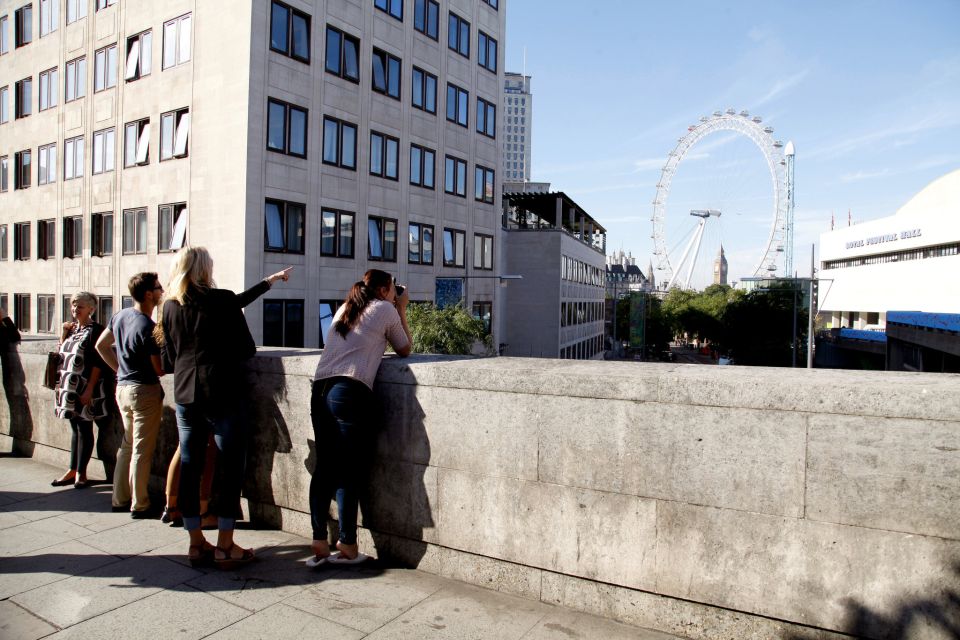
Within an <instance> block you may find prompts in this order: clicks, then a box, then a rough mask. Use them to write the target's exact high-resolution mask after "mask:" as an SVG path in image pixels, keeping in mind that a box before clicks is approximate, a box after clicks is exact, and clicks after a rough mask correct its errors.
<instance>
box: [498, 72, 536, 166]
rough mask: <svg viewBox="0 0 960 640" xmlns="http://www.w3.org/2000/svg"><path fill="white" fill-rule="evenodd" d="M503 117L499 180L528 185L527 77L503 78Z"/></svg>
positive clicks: (529, 127)
mask: <svg viewBox="0 0 960 640" xmlns="http://www.w3.org/2000/svg"><path fill="white" fill-rule="evenodd" d="M503 115H504V117H503V134H504V135H503V138H504V140H503V145H502V146H503V180H504V181H505V182H528V181H529V180H530V150H531V144H530V140H531V137H532V134H533V128H532V125H533V94H532V93H530V76H525V75H523V74H521V73H510V72H509V71H507V72H506V73H505V74H504V84H503Z"/></svg>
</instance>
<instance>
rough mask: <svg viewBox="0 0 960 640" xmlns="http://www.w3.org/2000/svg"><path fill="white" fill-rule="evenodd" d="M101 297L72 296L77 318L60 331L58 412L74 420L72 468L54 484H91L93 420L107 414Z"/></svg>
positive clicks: (65, 323)
mask: <svg viewBox="0 0 960 640" xmlns="http://www.w3.org/2000/svg"><path fill="white" fill-rule="evenodd" d="M96 310H97V297H96V296H95V295H93V294H92V293H89V292H87V291H81V292H80V293H75V294H73V296H72V297H71V298H70V314H71V315H72V316H73V320H71V321H69V322H64V323H63V328H62V329H61V332H60V369H59V380H58V382H57V390H56V392H55V394H56V395H55V399H56V407H55V410H54V411H55V413H56V416H57V417H58V418H66V419H67V420H69V421H70V428H71V429H72V430H73V437H72V439H71V440H70V468H69V469H67V471H66V472H65V473H64V474H63V475H62V476H60V477H59V478H57V479H56V480H54V481H53V482H51V483H50V484H51V485H53V486H54V487H62V486H66V485H68V484H72V485H73V486H74V488H75V489H83V488H85V487H86V486H87V463H88V462H90V456H92V455H93V421H94V420H96V419H97V418H102V417H104V416H106V415H107V411H108V409H107V402H106V400H107V393H106V388H105V385H104V382H105V377H104V372H105V371H106V369H107V368H106V364H105V363H104V362H103V359H102V358H101V357H100V354H98V353H97V350H96V349H95V348H94V345H95V344H96V342H97V338H99V337H100V334H101V333H102V332H103V325H101V324H99V323H97V322H94V320H93V314H94V313H96Z"/></svg>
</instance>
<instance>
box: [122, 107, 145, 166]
mask: <svg viewBox="0 0 960 640" xmlns="http://www.w3.org/2000/svg"><path fill="white" fill-rule="evenodd" d="M149 163H150V118H144V119H143V120H137V121H136V122H128V123H127V124H125V125H124V127H123V166H124V167H137V166H141V165H145V164H149Z"/></svg>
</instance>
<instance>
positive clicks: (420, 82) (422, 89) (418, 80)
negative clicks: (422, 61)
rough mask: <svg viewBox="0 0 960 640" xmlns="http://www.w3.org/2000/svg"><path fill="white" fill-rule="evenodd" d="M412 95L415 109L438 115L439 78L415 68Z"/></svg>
mask: <svg viewBox="0 0 960 640" xmlns="http://www.w3.org/2000/svg"><path fill="white" fill-rule="evenodd" d="M411 94H412V97H411V100H412V102H413V106H414V107H416V108H417V109H422V110H424V111H426V112H427V113H433V114H436V113H437V76H435V75H433V74H432V73H427V72H426V71H424V70H423V69H420V68H418V67H414V68H413V91H411Z"/></svg>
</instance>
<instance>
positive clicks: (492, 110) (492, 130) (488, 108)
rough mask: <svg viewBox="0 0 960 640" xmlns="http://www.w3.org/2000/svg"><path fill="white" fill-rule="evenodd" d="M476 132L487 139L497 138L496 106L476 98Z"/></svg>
mask: <svg viewBox="0 0 960 640" xmlns="http://www.w3.org/2000/svg"><path fill="white" fill-rule="evenodd" d="M477 132H478V133H482V134H483V135H485V136H487V137H489V138H496V137H497V105H495V104H493V103H492V102H487V101H486V100H484V99H483V98H477Z"/></svg>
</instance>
